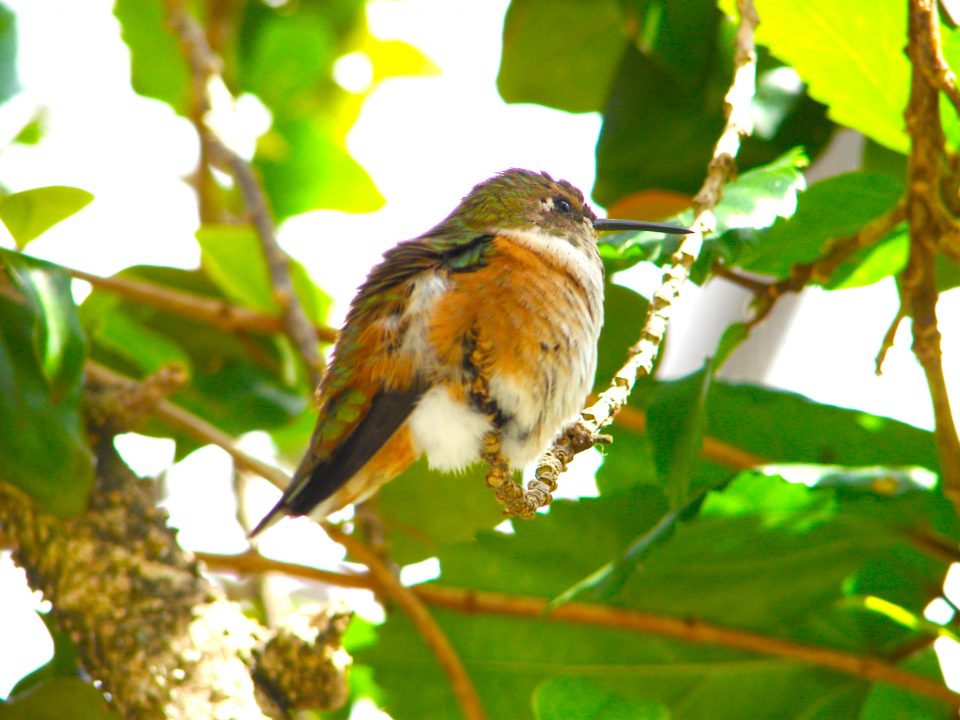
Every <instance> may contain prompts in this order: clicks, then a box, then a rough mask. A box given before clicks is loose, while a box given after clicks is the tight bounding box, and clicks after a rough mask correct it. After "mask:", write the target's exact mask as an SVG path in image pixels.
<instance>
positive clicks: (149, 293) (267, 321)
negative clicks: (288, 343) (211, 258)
mask: <svg viewBox="0 0 960 720" xmlns="http://www.w3.org/2000/svg"><path fill="white" fill-rule="evenodd" d="M60 267H62V268H63V269H64V270H65V271H66V272H68V273H70V275H71V276H72V277H75V278H77V279H78V280H85V281H86V282H88V283H90V284H91V285H93V286H94V287H95V288H98V289H100V290H105V291H107V292H112V293H115V294H117V295H120V296H122V297H125V298H127V299H129V300H134V301H136V302H140V303H143V304H144V305H150V306H151V307H155V308H159V309H161V310H166V311H167V312H171V313H175V314H177V315H181V316H183V317H186V318H189V319H191V320H196V321H197V322H201V323H204V324H205V325H211V326H213V327H215V328H218V329H220V330H224V331H225V332H237V331H238V330H249V331H252V332H258V333H270V334H272V333H282V332H283V331H284V326H283V319H282V318H280V317H278V316H276V315H268V314H266V313H262V312H258V311H257V310H251V309H250V308H245V307H240V306H239V305H231V304H230V303H228V302H225V301H223V300H216V299H213V298H208V297H204V296H203V295H197V294H196V293H191V292H186V291H184V290H177V289H175V288H171V287H166V286H164V285H156V284H154V283H148V282H141V281H139V280H129V279H127V278H120V277H102V276H100V275H93V274H92V273H88V272H84V271H83V270H77V269H75V268H69V267H64V266H62V265H61V266H60ZM314 327H315V330H316V333H317V336H318V338H319V339H320V340H321V341H322V342H328V343H332V342H335V341H336V339H337V331H336V330H333V329H332V328H329V327H325V326H323V325H315V326H314Z"/></svg>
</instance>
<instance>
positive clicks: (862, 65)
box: [721, 0, 960, 152]
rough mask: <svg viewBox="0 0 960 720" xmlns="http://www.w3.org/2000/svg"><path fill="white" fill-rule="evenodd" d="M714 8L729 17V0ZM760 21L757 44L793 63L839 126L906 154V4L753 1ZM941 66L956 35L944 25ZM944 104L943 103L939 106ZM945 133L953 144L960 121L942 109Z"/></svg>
mask: <svg viewBox="0 0 960 720" xmlns="http://www.w3.org/2000/svg"><path fill="white" fill-rule="evenodd" d="M721 5H722V6H723V7H724V9H725V11H726V12H727V13H728V14H731V15H733V14H734V12H735V11H734V9H733V2H731V0H723V2H721ZM756 8H757V13H758V14H759V15H760V17H761V18H763V22H762V23H761V24H760V25H759V26H758V28H757V42H758V43H760V44H762V45H765V46H766V47H767V48H769V50H770V52H771V53H772V54H773V55H775V56H776V57H778V58H780V59H781V60H783V61H784V62H786V63H788V64H789V65H791V66H792V67H794V68H795V69H796V70H797V72H798V73H800V76H801V77H802V78H803V80H804V82H806V83H807V85H808V92H809V93H810V96H811V97H813V98H814V99H816V100H818V101H819V102H821V103H823V104H825V105H826V106H827V107H828V115H829V117H830V118H831V119H832V120H833V121H834V122H837V123H839V124H841V125H846V126H848V127H851V128H853V129H855V130H858V131H860V132H861V133H863V134H864V135H866V136H867V137H868V138H871V139H872V140H874V141H876V142H878V143H880V144H881V145H884V146H886V147H888V148H890V149H891V150H895V151H897V152H906V151H907V149H908V139H907V135H906V132H905V127H904V123H903V111H904V108H905V107H906V105H907V96H908V92H909V87H910V65H909V63H908V61H907V58H906V55H905V53H904V52H903V48H904V45H905V43H906V37H907V6H906V5H905V4H903V3H896V2H892V3H882V4H877V3H875V2H873V1H872V0H853V1H851V2H847V3H843V5H842V6H838V5H837V4H836V3H833V2H831V0H801V1H799V2H795V1H794V0H758V1H757V3H756ZM941 33H942V41H943V46H944V54H945V55H946V58H947V61H948V63H950V64H951V65H953V66H955V65H956V63H957V61H958V60H960V36H958V33H957V32H956V31H955V30H950V29H949V28H943V29H942V31H941ZM944 105H947V103H944ZM941 116H942V118H943V120H944V125H945V131H946V133H947V136H948V137H949V138H951V139H952V140H953V142H954V143H956V142H957V139H958V136H960V124H958V122H957V119H956V117H955V115H954V113H953V111H952V110H948V109H947V108H946V107H943V108H941Z"/></svg>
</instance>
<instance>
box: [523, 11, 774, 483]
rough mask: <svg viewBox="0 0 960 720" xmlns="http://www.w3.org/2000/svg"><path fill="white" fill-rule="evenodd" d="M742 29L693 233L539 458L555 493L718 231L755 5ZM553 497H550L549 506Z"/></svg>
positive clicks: (749, 69) (645, 364) (609, 414)
mask: <svg viewBox="0 0 960 720" xmlns="http://www.w3.org/2000/svg"><path fill="white" fill-rule="evenodd" d="M737 9H738V11H739V13H740V24H739V27H738V29H737V42H736V54H735V56H734V73H733V81H732V83H731V85H730V90H729V91H728V92H727V95H726V98H725V105H726V115H727V122H726V125H725V126H724V129H723V132H722V134H721V135H720V139H719V140H718V141H717V144H716V147H715V148H714V151H713V157H712V158H711V160H710V164H709V166H708V168H707V176H706V179H705V180H704V183H703V186H702V187H701V188H700V191H699V192H698V193H697V194H696V196H695V197H694V199H693V211H694V217H693V223H692V226H691V227H692V229H693V232H692V233H691V234H689V235H687V236H686V237H685V238H684V239H683V241H682V242H681V243H680V246H679V247H678V248H677V251H676V252H675V253H674V255H673V257H672V258H671V259H670V264H669V265H667V266H666V267H664V274H663V284H662V285H661V286H660V288H659V289H658V290H657V292H656V293H654V296H653V299H652V300H651V302H650V307H649V309H648V311H647V317H646V320H645V321H644V325H643V329H642V330H641V333H640V340H639V341H638V342H637V344H636V345H634V346H633V347H632V348H631V349H630V354H629V356H628V358H627V361H626V363H625V364H624V366H623V367H622V368H620V370H618V371H617V373H616V375H615V376H614V378H613V380H612V382H611V385H610V387H609V388H608V389H607V390H605V391H604V392H603V393H602V394H601V395H600V397H599V399H598V400H597V402H595V403H593V404H592V405H590V406H589V407H587V408H585V409H584V410H583V411H582V412H581V413H580V418H579V420H578V421H577V423H576V424H575V425H574V426H573V427H572V428H570V429H569V430H568V431H567V432H566V433H564V435H562V436H561V437H560V438H559V439H558V440H557V441H556V442H555V443H554V444H553V446H552V447H551V448H550V449H549V450H548V451H547V452H546V453H544V455H543V456H542V457H541V458H540V460H539V461H538V463H537V468H536V471H535V479H534V480H532V481H531V484H532V483H534V482H536V483H538V484H539V485H541V486H545V487H546V488H548V489H549V491H550V492H552V491H553V490H554V489H556V487H557V479H558V478H559V476H560V473H562V472H563V471H564V470H565V469H566V467H567V464H568V463H569V462H570V461H571V460H572V459H573V458H574V456H575V455H576V454H577V453H578V452H582V451H583V450H586V449H587V448H589V447H591V446H592V445H593V440H594V438H595V437H596V435H597V433H598V432H599V431H600V429H601V428H603V427H605V426H606V425H608V424H609V423H610V422H612V421H613V418H614V416H615V415H616V414H617V413H618V412H620V410H621V409H622V408H623V407H624V405H626V403H627V399H628V398H629V397H630V392H631V391H632V390H633V386H634V384H635V383H636V381H637V379H638V378H639V377H643V376H646V375H649V374H650V373H651V372H652V371H653V363H654V361H655V360H656V357H657V354H658V353H659V352H660V346H661V344H662V343H663V338H664V336H665V334H666V331H667V323H668V322H669V319H670V314H671V310H672V307H673V304H674V301H675V300H676V298H677V296H678V295H679V293H680V289H681V287H682V286H683V284H684V283H685V282H686V280H687V278H688V277H689V275H690V269H691V268H692V267H693V264H694V262H696V259H697V256H698V255H699V254H700V248H701V247H702V245H703V233H704V232H709V231H711V230H713V229H714V228H715V225H716V218H715V217H714V215H713V208H714V207H715V206H716V204H717V203H718V202H719V201H720V197H721V196H722V194H723V184H724V183H725V182H726V180H727V178H728V177H729V176H730V174H731V173H732V172H733V169H734V161H735V158H736V156H737V152H738V151H739V149H740V138H741V137H745V136H747V135H749V134H750V133H751V132H752V127H753V125H752V120H751V117H750V103H751V101H752V99H753V96H754V93H755V90H756V70H757V56H756V52H755V50H754V39H753V37H754V30H755V28H756V26H757V23H758V22H759V20H758V18H757V13H756V10H755V9H754V7H753V2H752V0H737ZM549 498H550V496H549V495H547V501H548V502H549Z"/></svg>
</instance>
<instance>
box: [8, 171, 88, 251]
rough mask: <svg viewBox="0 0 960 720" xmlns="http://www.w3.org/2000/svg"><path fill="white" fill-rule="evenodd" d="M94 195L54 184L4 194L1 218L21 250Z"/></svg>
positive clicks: (78, 208) (80, 207)
mask: <svg viewBox="0 0 960 720" xmlns="http://www.w3.org/2000/svg"><path fill="white" fill-rule="evenodd" d="M91 200H93V195H91V194H90V193H88V192H87V191H86V190H80V189H79V188H74V187H64V186H61V185H53V186H50V187H42V188H34V189H33V190H24V191H23V192H18V193H14V194H13V195H7V196H6V197H5V198H3V199H2V200H0V220H2V221H3V224H4V225H6V226H7V230H9V231H10V234H11V235H12V236H13V239H14V241H15V242H16V243H17V247H18V248H20V249H21V250H22V249H23V248H25V247H26V246H27V243H29V242H30V241H31V240H33V239H35V238H37V237H39V236H40V235H42V234H43V233H45V232H46V231H47V230H49V229H50V228H51V227H53V226H54V225H56V224H57V223H58V222H60V221H61V220H65V219H66V218H68V217H70V216H71V215H73V214H74V213H75V212H78V211H80V210H82V209H83V208H84V207H86V206H87V205H88V204H89V203H90V201H91Z"/></svg>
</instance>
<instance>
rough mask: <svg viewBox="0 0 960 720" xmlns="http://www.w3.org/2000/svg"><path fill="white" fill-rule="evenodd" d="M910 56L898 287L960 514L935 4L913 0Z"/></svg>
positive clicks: (952, 231) (951, 230)
mask: <svg viewBox="0 0 960 720" xmlns="http://www.w3.org/2000/svg"><path fill="white" fill-rule="evenodd" d="M907 56H908V57H909V58H910V63H911V67H912V75H911V85H910V101H909V103H908V105H907V110H906V113H905V117H906V120H907V132H908V133H909V134H910V138H911V145H910V158H909V164H908V174H909V184H908V188H907V220H908V222H909V225H910V261H909V263H908V265H907V269H906V271H905V272H904V276H903V280H902V282H901V284H900V298H901V303H902V304H903V306H904V307H905V308H906V309H907V312H908V314H909V315H910V317H911V318H912V320H913V352H914V354H915V355H916V357H917V360H919V362H920V365H921V366H922V367H923V371H924V374H925V375H926V378H927V385H928V387H929V389H930V396H931V398H932V400H933V412H934V420H935V423H936V427H935V436H936V440H937V450H938V453H939V456H940V472H941V478H942V480H943V488H944V492H945V493H946V495H947V496H948V497H949V498H950V499H951V500H952V501H953V504H954V507H955V508H957V509H958V510H960V439H958V437H957V429H956V426H955V424H954V419H953V413H952V411H951V408H950V399H949V397H948V396H947V389H946V382H945V379H944V375H943V363H942V353H941V347H940V330H939V328H938V326H937V314H936V306H937V299H938V291H937V284H936V277H935V273H934V261H935V257H936V253H937V251H938V249H939V248H940V246H941V243H942V241H943V238H944V236H946V235H953V236H955V235H956V233H957V224H956V222H955V221H954V219H953V217H952V216H951V214H950V213H949V212H948V211H947V209H946V208H945V207H944V204H943V201H942V199H941V196H940V192H941V187H942V182H943V180H944V178H943V171H942V166H943V163H944V160H945V157H946V150H945V140H944V135H943V128H942V126H941V122H940V89H941V88H942V86H943V84H944V83H947V82H948V81H949V84H950V86H951V87H953V82H952V78H953V73H952V72H951V71H950V69H949V67H948V66H947V65H946V61H945V60H944V59H943V51H942V48H941V45H940V20H939V17H938V14H937V6H936V2H935V0H910V14H909V38H908V43H907ZM931 68H934V69H935V70H936V72H937V75H936V76H935V79H939V80H938V81H937V82H931ZM954 89H955V88H954ZM948 94H949V93H948ZM951 99H953V95H951Z"/></svg>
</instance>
